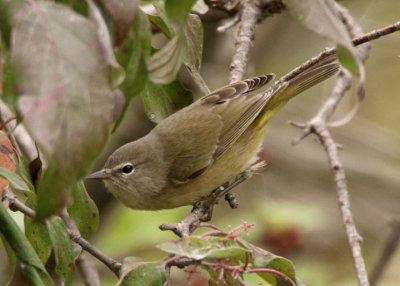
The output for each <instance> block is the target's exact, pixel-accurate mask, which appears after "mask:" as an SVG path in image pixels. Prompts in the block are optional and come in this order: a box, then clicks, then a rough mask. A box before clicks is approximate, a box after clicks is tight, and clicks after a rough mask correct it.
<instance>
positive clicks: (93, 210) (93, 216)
mask: <svg viewBox="0 0 400 286" xmlns="http://www.w3.org/2000/svg"><path fill="white" fill-rule="evenodd" d="M72 198H73V202H72V204H71V206H70V207H69V208H68V213H69V215H70V217H71V219H72V220H73V221H74V222H75V224H76V226H77V227H78V229H79V232H80V233H81V236H83V237H87V236H88V235H89V234H90V233H92V232H93V231H96V229H97V227H98V225H99V210H98V209H97V206H96V204H95V203H94V201H93V200H92V198H91V197H90V196H89V194H88V193H87V191H86V188H85V186H84V185H83V183H82V182H78V183H76V184H75V186H73V188H72Z"/></svg>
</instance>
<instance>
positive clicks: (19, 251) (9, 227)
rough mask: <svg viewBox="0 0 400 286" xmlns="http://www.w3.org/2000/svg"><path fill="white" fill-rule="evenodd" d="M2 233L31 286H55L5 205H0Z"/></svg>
mask: <svg viewBox="0 0 400 286" xmlns="http://www.w3.org/2000/svg"><path fill="white" fill-rule="evenodd" d="M0 232H1V233H2V235H3V237H4V238H5V239H6V240H7V242H8V244H9V245H10V247H11V248H12V250H13V251H14V253H15V254H16V256H17V257H18V259H19V265H20V269H21V271H22V273H23V275H24V276H25V277H26V278H27V280H28V281H29V282H30V283H31V285H45V286H47V285H54V284H53V281H52V280H51V278H50V275H49V274H48V273H47V271H46V269H45V267H44V266H43V264H42V262H41V261H40V259H39V257H38V256H37V254H36V252H35V250H34V249H33V248H32V246H31V244H30V243H29V241H28V240H27V238H26V237H25V235H24V233H23V232H22V231H21V229H20V228H19V227H18V225H17V224H16V223H15V221H14V220H13V219H12V218H11V216H10V214H9V213H8V212H7V210H6V208H5V206H4V204H0Z"/></svg>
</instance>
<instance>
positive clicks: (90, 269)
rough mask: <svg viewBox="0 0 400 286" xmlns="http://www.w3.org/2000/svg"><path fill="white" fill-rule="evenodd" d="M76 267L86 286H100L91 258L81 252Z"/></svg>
mask: <svg viewBox="0 0 400 286" xmlns="http://www.w3.org/2000/svg"><path fill="white" fill-rule="evenodd" d="M76 266H77V267H78V270H79V273H80V274H81V276H82V278H83V280H84V282H85V285H87V286H100V285H101V282H100V277H99V273H98V271H97V269H96V266H95V265H94V263H93V261H92V260H91V258H90V257H89V256H88V255H87V254H86V252H82V253H81V255H79V257H78V259H77V260H76Z"/></svg>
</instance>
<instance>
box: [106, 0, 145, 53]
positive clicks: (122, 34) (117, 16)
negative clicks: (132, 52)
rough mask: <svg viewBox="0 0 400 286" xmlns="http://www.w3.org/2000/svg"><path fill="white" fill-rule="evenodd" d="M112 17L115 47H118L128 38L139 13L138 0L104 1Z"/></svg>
mask: <svg viewBox="0 0 400 286" xmlns="http://www.w3.org/2000/svg"><path fill="white" fill-rule="evenodd" d="M102 2H103V3H104V6H105V7H106V8H107V11H108V12H109V13H110V15H111V21H112V28H113V29H112V31H113V35H114V37H113V45H114V46H115V47H118V46H120V45H122V44H123V43H124V42H125V40H126V39H127V38H128V34H129V31H130V29H131V28H132V25H133V23H134V20H135V15H136V13H137V10H138V8H137V1H136V0H102Z"/></svg>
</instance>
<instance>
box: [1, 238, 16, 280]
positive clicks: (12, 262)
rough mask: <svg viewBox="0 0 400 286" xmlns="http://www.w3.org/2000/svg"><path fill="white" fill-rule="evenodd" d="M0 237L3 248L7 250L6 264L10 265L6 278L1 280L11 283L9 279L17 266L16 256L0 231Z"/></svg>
mask: <svg viewBox="0 0 400 286" xmlns="http://www.w3.org/2000/svg"><path fill="white" fill-rule="evenodd" d="M0 239H1V242H2V243H3V246H4V249H5V251H6V252H7V257H8V264H9V267H10V271H9V273H8V274H7V275H8V277H7V279H5V280H3V281H4V282H5V284H4V285H11V281H12V279H13V277H14V274H15V269H16V268H17V262H18V260H17V256H16V255H15V253H14V251H13V250H12V248H11V246H10V244H9V243H8V242H7V240H6V239H5V237H4V236H3V235H2V233H1V232H0Z"/></svg>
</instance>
